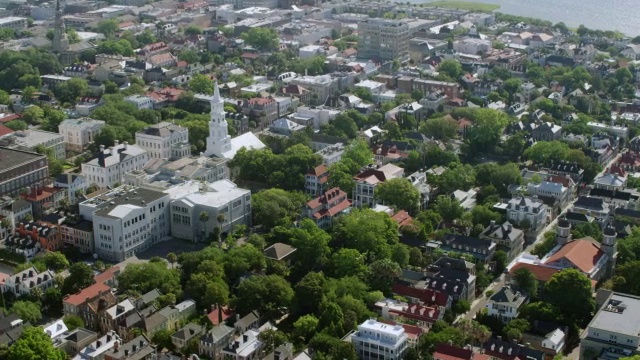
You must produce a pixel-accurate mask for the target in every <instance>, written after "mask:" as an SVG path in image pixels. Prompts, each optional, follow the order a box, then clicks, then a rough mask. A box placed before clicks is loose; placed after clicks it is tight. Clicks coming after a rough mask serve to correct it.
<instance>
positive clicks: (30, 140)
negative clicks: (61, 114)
mask: <svg viewBox="0 0 640 360" xmlns="http://www.w3.org/2000/svg"><path fill="white" fill-rule="evenodd" d="M0 143H1V144H2V145H3V146H7V147H10V148H12V149H21V150H27V151H33V152H36V149H37V148H39V147H41V146H43V147H45V148H46V149H48V150H51V152H52V154H53V156H55V158H56V159H58V160H65V159H66V156H67V154H66V151H65V144H64V136H62V135H61V134H58V133H54V132H49V131H44V130H35V129H29V130H21V131H16V132H14V133H13V134H11V135H9V136H7V137H5V138H3V139H2V140H0Z"/></svg>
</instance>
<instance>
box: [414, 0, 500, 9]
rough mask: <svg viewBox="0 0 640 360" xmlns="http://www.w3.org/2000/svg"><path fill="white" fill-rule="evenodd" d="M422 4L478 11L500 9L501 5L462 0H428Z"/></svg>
mask: <svg viewBox="0 0 640 360" xmlns="http://www.w3.org/2000/svg"><path fill="white" fill-rule="evenodd" d="M423 4H424V5H429V6H438V7H443V8H448V9H460V10H469V11H480V12H493V11H496V10H498V9H500V7H501V5H499V4H488V3H477V2H471V1H462V0H436V1H428V2H425V3H423Z"/></svg>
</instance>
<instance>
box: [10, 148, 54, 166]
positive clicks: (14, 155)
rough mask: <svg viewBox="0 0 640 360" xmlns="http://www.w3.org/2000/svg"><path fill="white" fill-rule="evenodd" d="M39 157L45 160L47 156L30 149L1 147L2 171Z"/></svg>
mask: <svg viewBox="0 0 640 360" xmlns="http://www.w3.org/2000/svg"><path fill="white" fill-rule="evenodd" d="M38 159H42V160H45V156H44V155H40V154H37V153H33V152H29V151H22V150H14V149H8V148H4V147H0V171H4V170H8V169H11V168H14V167H16V166H20V165H22V164H26V163H29V162H32V161H35V160H38ZM44 165H45V164H42V166H44Z"/></svg>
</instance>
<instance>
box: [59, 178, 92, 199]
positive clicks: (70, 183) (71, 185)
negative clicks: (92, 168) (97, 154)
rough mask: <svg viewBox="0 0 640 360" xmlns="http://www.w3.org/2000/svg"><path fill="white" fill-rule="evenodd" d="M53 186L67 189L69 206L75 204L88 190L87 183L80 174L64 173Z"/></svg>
mask: <svg viewBox="0 0 640 360" xmlns="http://www.w3.org/2000/svg"><path fill="white" fill-rule="evenodd" d="M53 186H55V187H60V188H65V189H67V194H68V195H69V204H75V203H76V202H77V201H78V199H79V197H78V195H81V194H84V193H85V191H86V190H87V181H86V179H85V177H84V176H82V175H79V174H69V173H62V174H60V175H58V176H57V177H56V178H55V180H54V181H53Z"/></svg>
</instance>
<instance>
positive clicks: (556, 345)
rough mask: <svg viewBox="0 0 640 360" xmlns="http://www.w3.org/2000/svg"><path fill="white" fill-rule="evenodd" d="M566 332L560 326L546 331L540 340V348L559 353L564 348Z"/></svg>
mask: <svg viewBox="0 0 640 360" xmlns="http://www.w3.org/2000/svg"><path fill="white" fill-rule="evenodd" d="M566 337H567V334H565V333H564V331H562V330H561V329H560V328H557V329H555V330H553V331H552V332H550V333H548V334H547V335H546V336H545V337H544V340H542V348H543V349H545V350H548V351H550V352H552V353H554V354H561V353H562V350H563V349H564V345H565V339H566Z"/></svg>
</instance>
